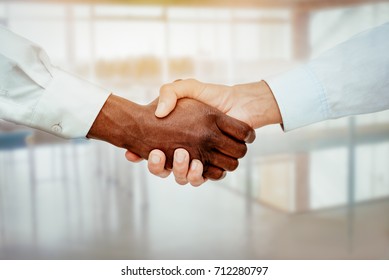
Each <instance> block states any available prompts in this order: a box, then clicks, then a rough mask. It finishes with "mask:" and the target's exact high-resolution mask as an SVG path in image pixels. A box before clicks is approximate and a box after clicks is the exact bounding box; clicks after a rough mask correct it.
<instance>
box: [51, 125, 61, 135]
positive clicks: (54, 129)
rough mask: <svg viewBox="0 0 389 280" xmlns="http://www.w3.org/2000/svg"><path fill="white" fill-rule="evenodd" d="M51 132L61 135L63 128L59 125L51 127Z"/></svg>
mask: <svg viewBox="0 0 389 280" xmlns="http://www.w3.org/2000/svg"><path fill="white" fill-rule="evenodd" d="M51 131H52V132H54V133H61V132H62V127H61V126H60V125H59V124H56V125H53V126H52V127H51Z"/></svg>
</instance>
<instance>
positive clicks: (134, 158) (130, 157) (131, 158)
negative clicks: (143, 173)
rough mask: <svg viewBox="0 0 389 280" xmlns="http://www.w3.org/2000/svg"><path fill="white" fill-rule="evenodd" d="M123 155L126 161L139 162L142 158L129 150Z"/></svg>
mask: <svg viewBox="0 0 389 280" xmlns="http://www.w3.org/2000/svg"><path fill="white" fill-rule="evenodd" d="M125 157H126V159H127V160H128V161H131V162H134V163H136V162H140V161H142V160H143V158H141V157H140V156H138V155H137V154H134V153H133V152H130V151H126V154H125Z"/></svg>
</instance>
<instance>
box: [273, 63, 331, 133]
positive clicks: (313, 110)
mask: <svg viewBox="0 0 389 280" xmlns="http://www.w3.org/2000/svg"><path fill="white" fill-rule="evenodd" d="M266 82H267V84H268V85H269V87H270V88H271V90H272V92H273V94H274V97H275V99H276V101H277V104H278V107H279V109H280V112H281V116H282V120H283V124H282V126H283V129H284V131H290V130H292V129H295V128H299V127H303V126H306V125H309V124H312V123H315V122H319V121H322V120H326V119H328V117H329V109H328V103H327V99H326V94H325V89H324V87H323V86H322V85H321V83H320V81H319V80H318V79H317V78H316V76H315V74H314V73H313V71H312V70H311V68H310V67H309V64H307V65H304V66H301V67H299V68H296V69H294V70H291V71H289V72H286V73H284V74H281V75H278V76H274V77H270V78H268V79H266Z"/></svg>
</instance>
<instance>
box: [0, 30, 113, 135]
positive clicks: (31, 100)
mask: <svg viewBox="0 0 389 280" xmlns="http://www.w3.org/2000/svg"><path fill="white" fill-rule="evenodd" d="M0 41H1V44H0V118H1V119H4V120H7V121H11V122H14V123H17V124H22V125H26V126H29V127H33V128H37V129H40V130H43V131H46V132H49V133H52V134H55V135H57V136H60V137H64V138H81V137H85V136H86V135H87V133H88V131H89V130H90V128H91V126H92V124H93V122H94V120H95V119H96V117H97V115H98V113H99V112H100V110H101V108H102V107H103V105H104V103H105V102H106V100H107V98H108V96H109V91H107V90H105V89H102V88H100V87H98V86H96V85H93V84H91V83H89V82H87V81H84V80H83V79H81V78H78V77H76V76H74V75H72V74H69V73H67V72H65V71H63V70H61V69H59V68H57V67H55V66H53V65H51V62H50V59H49V58H48V56H47V54H46V53H45V51H44V50H43V49H41V48H40V47H38V46H37V45H35V44H34V43H32V42H30V41H28V40H26V39H24V38H22V37H20V36H18V35H16V34H14V33H12V32H11V31H9V30H7V29H4V28H2V27H0Z"/></svg>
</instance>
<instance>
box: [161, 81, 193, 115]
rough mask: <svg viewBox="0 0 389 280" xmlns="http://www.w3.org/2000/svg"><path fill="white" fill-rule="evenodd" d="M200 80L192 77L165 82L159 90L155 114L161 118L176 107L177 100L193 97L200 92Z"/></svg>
mask: <svg viewBox="0 0 389 280" xmlns="http://www.w3.org/2000/svg"><path fill="white" fill-rule="evenodd" d="M200 84H201V83H200V82H198V81H196V80H194V79H187V80H176V81H175V82H174V83H170V84H165V85H163V86H162V87H161V88H160V90H159V100H158V105H157V109H156V110H155V116H156V117H158V118H163V117H166V116H167V115H169V113H170V112H171V111H173V109H174V108H175V107H176V104H177V100H178V99H180V98H183V97H188V98H195V99H196V95H197V92H200V91H201V90H199V89H201V87H200Z"/></svg>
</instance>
